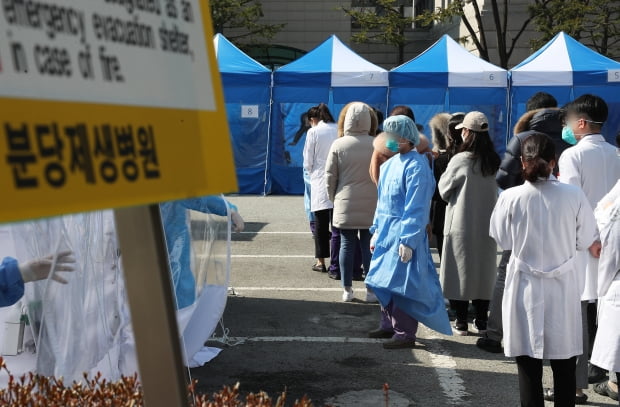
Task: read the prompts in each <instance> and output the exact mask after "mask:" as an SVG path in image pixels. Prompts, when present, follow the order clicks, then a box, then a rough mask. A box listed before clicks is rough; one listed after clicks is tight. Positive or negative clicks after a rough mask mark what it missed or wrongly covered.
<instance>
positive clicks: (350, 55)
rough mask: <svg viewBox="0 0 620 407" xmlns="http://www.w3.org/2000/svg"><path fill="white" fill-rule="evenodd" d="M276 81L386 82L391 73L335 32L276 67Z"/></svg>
mask: <svg viewBox="0 0 620 407" xmlns="http://www.w3.org/2000/svg"><path fill="white" fill-rule="evenodd" d="M274 81H275V82H276V83H278V84H281V85H291V86H320V85H323V86H333V87H368V86H387V85H388V73H387V71H386V70H385V69H383V68H381V67H380V66H377V65H375V64H372V63H370V62H369V61H367V60H365V59H364V58H362V57H361V56H359V55H357V54H356V53H355V52H353V51H352V50H351V49H350V48H349V47H348V46H346V45H345V44H344V43H343V42H342V41H340V39H339V38H338V37H337V36H335V35H332V36H331V37H329V38H328V39H327V40H326V41H325V42H323V43H322V44H321V45H319V46H318V47H316V48H315V49H313V50H312V51H310V52H309V53H307V54H306V55H304V56H303V57H301V58H299V59H298V60H296V61H293V62H291V63H290V64H287V65H284V66H283V67H281V68H279V69H278V70H276V72H275V75H274Z"/></svg>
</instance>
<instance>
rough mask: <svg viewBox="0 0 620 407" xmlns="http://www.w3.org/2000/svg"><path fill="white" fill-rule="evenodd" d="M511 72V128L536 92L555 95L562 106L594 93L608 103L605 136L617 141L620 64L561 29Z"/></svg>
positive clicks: (619, 109) (619, 118)
mask: <svg viewBox="0 0 620 407" xmlns="http://www.w3.org/2000/svg"><path fill="white" fill-rule="evenodd" d="M616 74H618V75H619V77H618V78H616V77H615V75H616ZM509 75H510V83H511V85H510V102H511V113H510V123H511V127H512V126H513V125H514V123H516V122H517V121H518V120H519V118H520V117H521V115H522V114H523V113H525V104H526V102H527V100H528V99H529V97H530V96H532V95H533V94H534V93H536V92H540V91H543V92H547V93H550V94H552V95H553V96H555V98H556V99H557V100H558V103H559V105H560V106H562V105H564V104H566V103H568V102H570V101H571V100H573V99H575V98H577V97H579V96H581V95H584V94H586V93H591V94H594V95H597V96H600V97H602V98H603V99H604V100H605V101H606V102H607V104H608V106H609V119H608V121H607V123H606V124H605V126H604V127H603V135H604V136H605V138H606V139H607V140H608V141H609V142H610V143H612V144H613V143H615V136H616V133H617V132H618V130H619V129H620V63H618V62H616V61H613V60H611V59H609V58H607V57H605V56H603V55H601V54H599V53H597V52H595V51H593V50H591V49H590V48H588V47H586V46H585V45H583V44H581V43H580V42H578V41H577V40H575V39H573V38H572V37H570V36H569V35H567V34H566V33H563V32H562V33H559V34H558V35H556V36H555V37H554V38H553V39H551V41H549V42H548V43H547V44H545V46H543V47H542V48H541V49H540V50H538V51H537V52H536V53H534V54H533V55H531V56H530V57H529V58H527V59H526V60H524V61H523V62H521V63H520V64H519V65H517V66H515V67H514V68H513V69H512V70H511V71H510V73H509Z"/></svg>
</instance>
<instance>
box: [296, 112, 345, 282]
mask: <svg viewBox="0 0 620 407" xmlns="http://www.w3.org/2000/svg"><path fill="white" fill-rule="evenodd" d="M308 121H309V122H310V126H311V128H310V129H309V130H308V133H307V135H306V144H305V145H304V152H303V155H304V170H306V171H307V172H308V173H309V174H310V210H311V211H312V213H313V214H314V222H315V236H314V251H315V253H314V256H315V257H316V258H317V264H316V265H315V266H314V267H313V268H312V269H313V270H315V271H321V272H323V273H327V268H326V267H325V258H326V257H329V224H330V222H331V212H332V208H333V207H334V204H333V203H332V201H330V200H329V196H328V195H327V186H326V184H325V163H326V162H327V156H328V154H329V149H330V147H331V146H332V143H333V142H334V140H336V139H337V138H338V127H337V126H336V122H335V120H334V118H333V116H332V114H331V113H330V112H329V109H328V108H327V105H325V104H324V103H321V104H320V105H318V106H314V107H311V108H310V110H308Z"/></svg>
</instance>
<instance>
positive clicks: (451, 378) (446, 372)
mask: <svg viewBox="0 0 620 407" xmlns="http://www.w3.org/2000/svg"><path fill="white" fill-rule="evenodd" d="M428 339H441V338H440V337H439V336H435V335H431V336H429V337H428ZM428 346H429V354H430V357H431V363H432V365H433V368H434V369H435V372H437V377H438V378H439V385H440V386H441V390H442V391H443V394H444V395H445V396H446V397H447V398H448V400H450V401H451V404H452V405H458V406H466V405H469V402H468V401H466V400H464V398H465V397H467V396H469V393H467V391H466V390H465V382H463V379H462V378H461V376H460V375H459V374H458V372H457V371H456V367H457V365H456V361H455V360H454V358H452V356H451V355H450V353H449V352H448V351H447V350H445V349H444V348H443V346H441V345H440V344H439V343H438V341H433V343H432V344H429V345H428Z"/></svg>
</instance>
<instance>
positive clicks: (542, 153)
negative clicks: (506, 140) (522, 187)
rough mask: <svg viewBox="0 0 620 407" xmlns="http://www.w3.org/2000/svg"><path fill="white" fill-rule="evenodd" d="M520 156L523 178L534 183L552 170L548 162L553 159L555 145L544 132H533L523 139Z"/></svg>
mask: <svg viewBox="0 0 620 407" xmlns="http://www.w3.org/2000/svg"><path fill="white" fill-rule="evenodd" d="M521 157H522V159H523V179H524V180H526V181H529V182H532V183H534V182H537V181H538V180H539V179H541V178H542V179H547V178H549V175H551V171H552V168H551V167H550V165H549V164H550V162H551V161H552V160H555V145H554V144H553V141H552V140H551V139H550V138H549V136H547V135H546V134H543V133H534V134H532V135H531V136H529V137H527V138H526V139H525V140H524V141H523V144H522V145H521Z"/></svg>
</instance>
